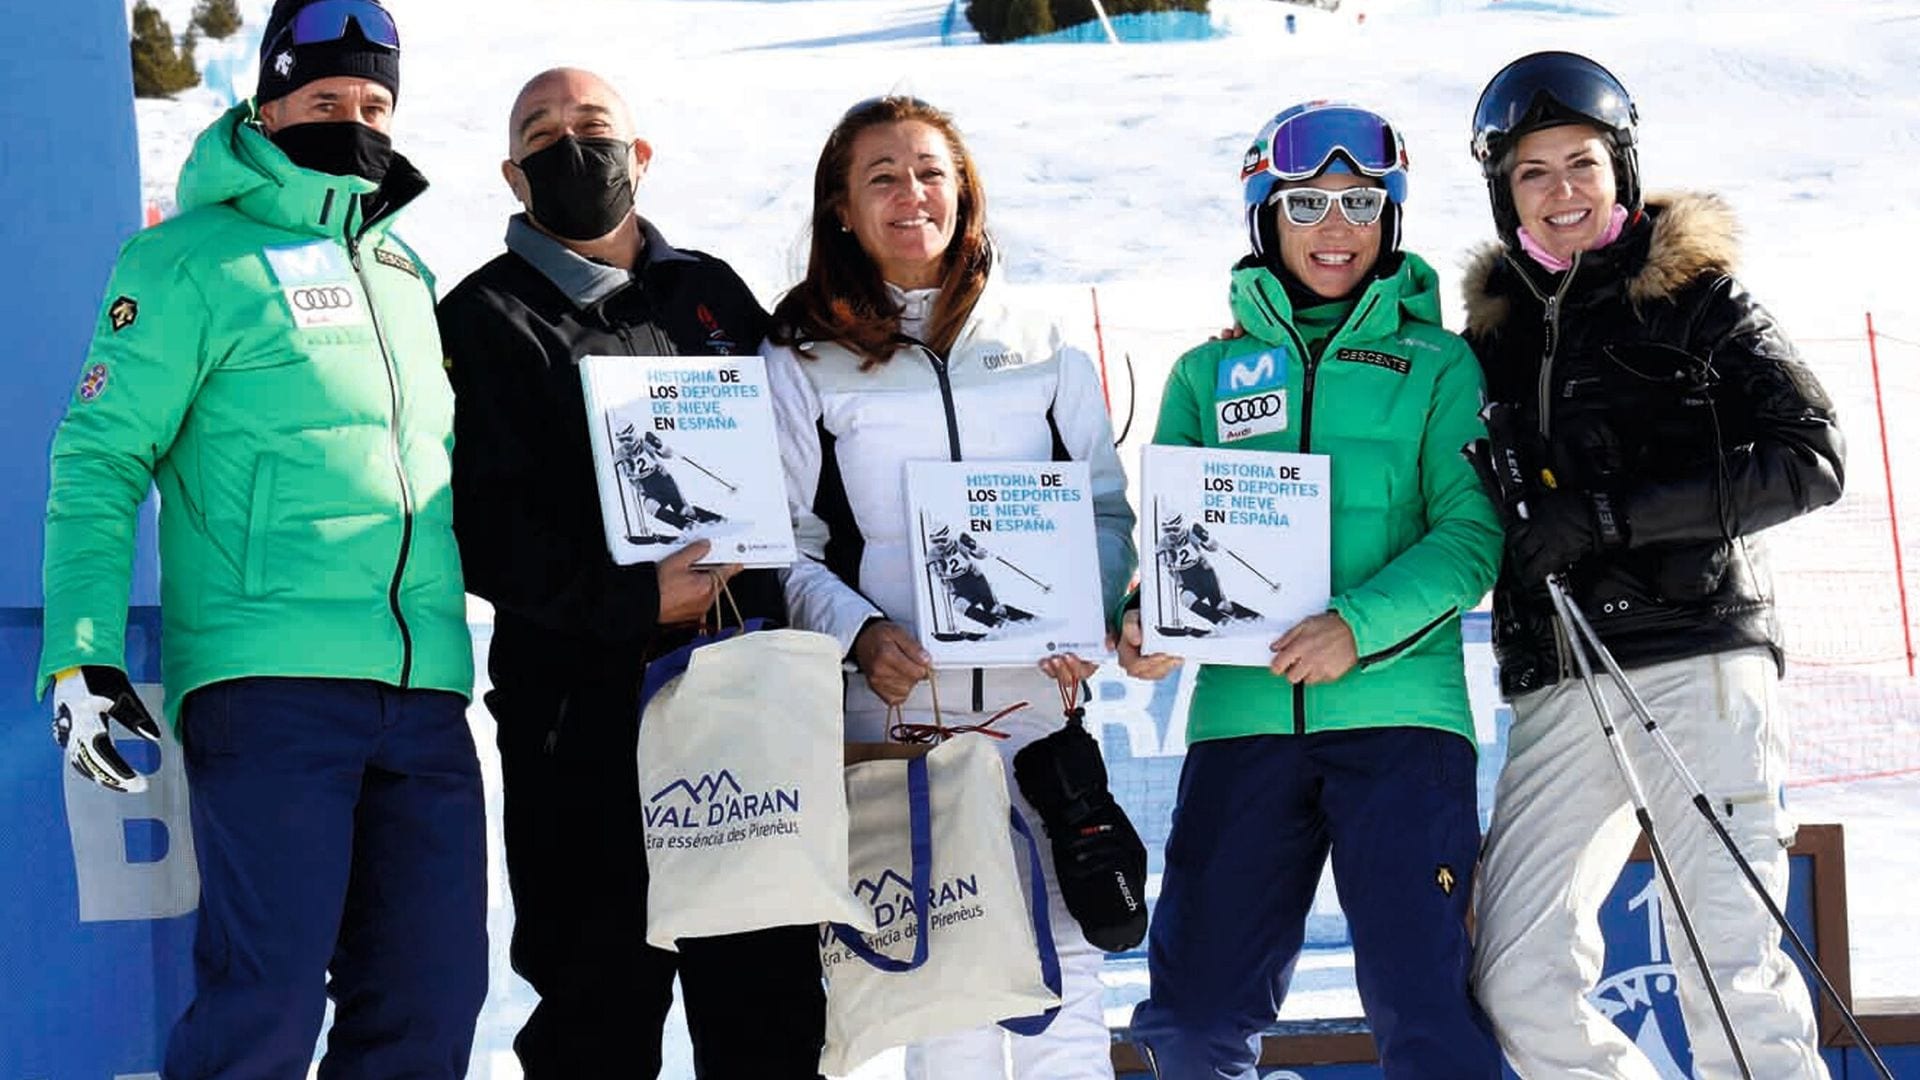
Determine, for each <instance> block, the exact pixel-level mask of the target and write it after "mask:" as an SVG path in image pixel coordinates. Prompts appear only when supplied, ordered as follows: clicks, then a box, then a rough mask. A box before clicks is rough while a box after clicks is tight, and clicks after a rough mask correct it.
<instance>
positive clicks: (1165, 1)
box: [967, 0, 1207, 43]
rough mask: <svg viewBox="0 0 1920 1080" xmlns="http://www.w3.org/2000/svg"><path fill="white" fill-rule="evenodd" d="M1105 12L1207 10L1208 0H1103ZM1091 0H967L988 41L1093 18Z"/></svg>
mask: <svg viewBox="0 0 1920 1080" xmlns="http://www.w3.org/2000/svg"><path fill="white" fill-rule="evenodd" d="M1101 6H1102V7H1105V8H1106V9H1107V16H1108V17H1109V18H1112V17H1114V16H1118V15H1136V14H1139V13H1141V12H1148V11H1198V12H1204V11H1206V10H1207V0H1103V3H1102V5H1101ZM1094 18H1095V14H1094V10H1093V0H967V19H968V21H970V22H972V23H973V28H974V29H975V30H977V31H979V32H980V40H982V41H985V42H990V43H999V42H1002V41H1016V40H1018V39H1020V38H1024V37H1032V36H1034V35H1035V34H1048V33H1052V32H1053V31H1055V30H1064V29H1066V28H1067V27H1069V26H1078V25H1079V24H1081V23H1083V22H1092V21H1093V19H1094Z"/></svg>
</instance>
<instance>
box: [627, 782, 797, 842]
mask: <svg viewBox="0 0 1920 1080" xmlns="http://www.w3.org/2000/svg"><path fill="white" fill-rule="evenodd" d="M642 813H643V815H644V818H645V824H646V829H647V833H648V836H647V846H648V847H650V848H663V847H664V848H685V847H710V846H718V845H724V844H734V843H738V842H740V841H742V840H751V839H755V838H757V837H762V836H775V835H781V834H794V833H798V832H799V831H800V823H799V821H798V820H797V816H798V814H799V813H800V790H799V789H798V788H773V789H770V790H767V791H748V790H746V789H745V788H743V787H742V786H741V784H740V782H739V781H738V780H736V779H734V776H733V773H732V771H731V770H728V769H722V770H720V771H719V772H717V773H707V774H705V775H702V776H699V777H697V778H693V779H688V778H686V777H681V778H680V779H678V780H675V781H673V782H672V783H670V784H668V785H667V786H666V787H663V788H661V789H660V790H659V791H656V792H654V793H653V795H652V796H650V797H649V798H648V799H647V805H646V806H645V807H643V808H642Z"/></svg>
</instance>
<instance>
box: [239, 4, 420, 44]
mask: <svg viewBox="0 0 1920 1080" xmlns="http://www.w3.org/2000/svg"><path fill="white" fill-rule="evenodd" d="M349 21H351V22H353V23H354V24H355V25H357V26H359V28H360V36H361V37H364V38H366V39H367V41H368V42H369V43H370V44H373V45H378V46H381V47H383V48H388V49H398V48H400V29H399V27H397V26H395V25H394V23H393V15H392V14H391V13H390V12H388V11H387V9H386V8H383V7H381V6H380V5H379V4H376V3H374V2H373V0H315V2H314V3H311V4H308V5H306V6H305V7H302V8H301V9H300V10H298V11H296V12H294V13H293V18H292V19H290V20H288V22H287V25H286V26H284V27H282V28H281V29H280V33H279V34H278V35H276V36H275V37H274V39H273V42H272V44H271V45H270V46H269V47H268V48H267V49H265V50H263V54H266V53H272V52H273V50H274V49H275V48H278V47H279V46H280V45H281V44H282V43H283V42H284V43H286V44H292V45H314V44H319V43H321V42H326V41H339V40H340V39H341V38H344V37H346V36H347V23H348V22H349Z"/></svg>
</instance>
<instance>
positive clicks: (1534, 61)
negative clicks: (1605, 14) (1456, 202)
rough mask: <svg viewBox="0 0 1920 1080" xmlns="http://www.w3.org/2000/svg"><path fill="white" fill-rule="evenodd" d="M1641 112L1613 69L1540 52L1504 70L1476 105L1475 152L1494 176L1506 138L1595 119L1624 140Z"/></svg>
mask: <svg viewBox="0 0 1920 1080" xmlns="http://www.w3.org/2000/svg"><path fill="white" fill-rule="evenodd" d="M1639 120H1640V117H1639V113H1638V112H1637V111H1636V110H1635V109H1634V107H1633V99H1632V98H1631V97H1629V96H1628V95H1627V88H1626V87H1624V86H1622V85H1621V84H1620V80H1619V79H1616V78H1614V77H1613V73H1612V72H1610V71H1608V70H1607V69H1606V68H1604V67H1601V66H1600V65H1599V64H1597V63H1594V62H1593V61H1592V60H1589V59H1587V58H1586V57H1584V56H1581V55H1579V54H1578V53H1569V52H1540V53H1533V54H1531V55H1529V56H1523V57H1521V58H1520V59H1518V60H1515V61H1514V62H1513V63H1511V64H1508V65H1507V66H1506V67H1505V68H1502V69H1501V70H1500V73H1499V74H1497V75H1495V76H1494V77H1493V80H1492V81H1491V82H1489V83H1487V88H1486V89H1485V90H1482V91H1481V92H1480V100H1479V102H1477V103H1476V104H1475V105H1474V107H1473V143H1472V149H1473V157H1474V160H1476V161H1478V162H1480V164H1481V166H1482V167H1483V169H1485V170H1487V171H1488V175H1492V170H1493V169H1495V168H1497V166H1498V160H1497V159H1498V158H1499V156H1500V155H1501V154H1502V153H1503V152H1504V150H1505V147H1504V145H1502V144H1504V143H1505V142H1506V140H1508V139H1512V138H1515V137H1518V136H1520V135H1525V134H1527V133H1528V132H1532V131H1538V130H1540V129H1541V128H1547V127H1553V126H1555V125H1558V124H1578V123H1587V124H1594V125H1597V126H1599V127H1602V128H1605V129H1606V130H1607V131H1608V132H1610V133H1612V134H1613V135H1614V136H1615V137H1616V138H1618V139H1619V140H1620V141H1621V143H1622V144H1623V145H1630V144H1631V143H1632V142H1633V134H1634V127H1635V125H1636V124H1638V123H1639Z"/></svg>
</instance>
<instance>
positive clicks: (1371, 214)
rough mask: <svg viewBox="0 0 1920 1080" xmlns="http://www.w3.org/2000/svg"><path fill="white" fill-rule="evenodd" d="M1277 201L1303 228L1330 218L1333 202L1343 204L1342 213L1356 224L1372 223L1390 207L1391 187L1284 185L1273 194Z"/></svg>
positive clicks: (1290, 218)
mask: <svg viewBox="0 0 1920 1080" xmlns="http://www.w3.org/2000/svg"><path fill="white" fill-rule="evenodd" d="M1273 201H1274V202H1276V203H1278V204H1279V205H1280V208H1281V209H1282V210H1283V211H1285V213H1286V215H1287V220H1288V221H1289V222H1291V223H1293V224H1295V225H1298V226H1300V227H1302V228H1308V227H1311V226H1314V225H1318V224H1320V223H1321V222H1322V221H1325V220H1326V219H1327V212H1328V211H1329V210H1332V209H1333V204H1334V203H1336V202H1338V203H1339V204H1340V216H1341V217H1344V218H1346V219H1347V221H1348V222H1350V223H1352V224H1354V225H1371V224H1373V223H1374V222H1376V221H1379V220H1380V214H1381V213H1382V212H1383V211H1384V210H1385V209H1386V207H1387V189H1386V188H1377V187H1350V188H1343V189H1342V190H1340V191H1328V190H1326V189H1324V188H1311V187H1301V188H1283V189H1282V190H1280V191H1276V192H1274V193H1273Z"/></svg>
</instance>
